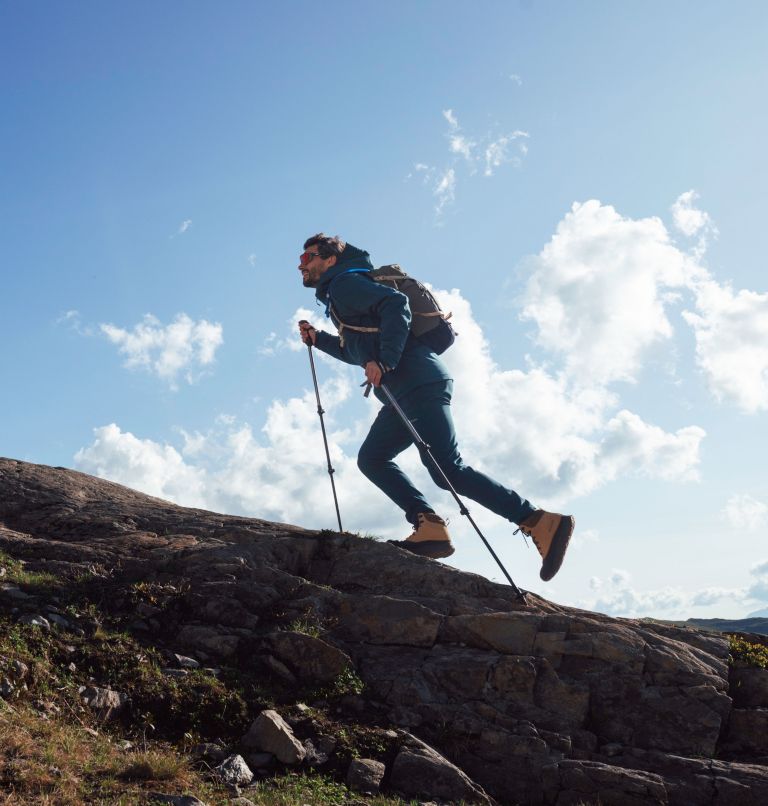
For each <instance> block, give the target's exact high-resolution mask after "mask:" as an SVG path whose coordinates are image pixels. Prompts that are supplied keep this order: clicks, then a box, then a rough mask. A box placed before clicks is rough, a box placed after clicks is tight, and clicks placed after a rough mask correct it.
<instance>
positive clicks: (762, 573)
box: [746, 562, 768, 602]
mask: <svg viewBox="0 0 768 806" xmlns="http://www.w3.org/2000/svg"><path fill="white" fill-rule="evenodd" d="M750 573H751V574H752V576H753V577H754V578H755V581H754V582H752V583H751V584H750V586H749V588H748V589H747V592H746V595H747V596H748V597H749V598H750V599H756V600H757V601H758V602H768V562H761V563H758V564H757V565H755V566H753V567H752V568H751V569H750Z"/></svg>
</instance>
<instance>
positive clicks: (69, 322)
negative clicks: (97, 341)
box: [56, 310, 94, 336]
mask: <svg viewBox="0 0 768 806" xmlns="http://www.w3.org/2000/svg"><path fill="white" fill-rule="evenodd" d="M56 324H57V325H64V326H65V327H68V328H69V329H71V330H74V331H75V333H77V334H78V335H79V336H93V335H94V332H93V328H92V327H90V326H88V325H83V320H82V317H81V316H80V311H76V310H70V311H65V312H64V313H63V314H62V315H61V316H60V317H59V318H58V319H57V320H56Z"/></svg>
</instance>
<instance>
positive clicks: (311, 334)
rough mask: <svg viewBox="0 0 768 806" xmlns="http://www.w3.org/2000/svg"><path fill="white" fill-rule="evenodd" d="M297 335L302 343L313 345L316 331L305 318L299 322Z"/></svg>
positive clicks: (315, 339) (315, 340)
mask: <svg viewBox="0 0 768 806" xmlns="http://www.w3.org/2000/svg"><path fill="white" fill-rule="evenodd" d="M299 335H300V336H301V340H302V341H303V342H304V344H309V345H314V344H315V343H316V342H317V331H316V330H315V329H314V328H313V327H312V325H310V324H309V322H307V320H306V319H302V320H301V321H300V322H299Z"/></svg>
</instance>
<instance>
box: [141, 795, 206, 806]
mask: <svg viewBox="0 0 768 806" xmlns="http://www.w3.org/2000/svg"><path fill="white" fill-rule="evenodd" d="M147 799H148V800H149V801H150V802H151V803H169V804H171V806H206V804H205V802H204V801H202V800H199V799H198V798H196V797H195V796H194V795H165V794H163V793H160V792H150V793H149V794H148V795H147Z"/></svg>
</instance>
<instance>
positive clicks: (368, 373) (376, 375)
mask: <svg viewBox="0 0 768 806" xmlns="http://www.w3.org/2000/svg"><path fill="white" fill-rule="evenodd" d="M365 380H366V381H368V383H372V384H373V385H374V386H381V367H380V366H379V365H378V364H377V363H376V362H375V361H369V362H368V363H367V364H366V365H365Z"/></svg>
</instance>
